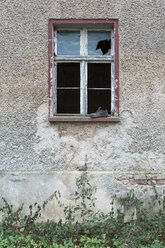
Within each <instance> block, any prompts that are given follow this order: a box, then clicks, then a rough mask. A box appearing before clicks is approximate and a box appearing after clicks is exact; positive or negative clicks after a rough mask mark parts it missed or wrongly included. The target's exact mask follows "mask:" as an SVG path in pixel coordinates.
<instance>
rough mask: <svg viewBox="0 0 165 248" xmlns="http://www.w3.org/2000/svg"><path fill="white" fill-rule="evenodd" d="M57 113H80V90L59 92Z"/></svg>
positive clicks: (60, 90)
mask: <svg viewBox="0 0 165 248" xmlns="http://www.w3.org/2000/svg"><path fill="white" fill-rule="evenodd" d="M57 113H65V114H79V113H80V90H69V89H58V90H57Z"/></svg>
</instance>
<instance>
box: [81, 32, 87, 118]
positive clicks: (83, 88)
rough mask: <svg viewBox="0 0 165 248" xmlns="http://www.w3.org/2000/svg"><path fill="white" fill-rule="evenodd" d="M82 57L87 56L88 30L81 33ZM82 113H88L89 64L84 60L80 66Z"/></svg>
mask: <svg viewBox="0 0 165 248" xmlns="http://www.w3.org/2000/svg"><path fill="white" fill-rule="evenodd" d="M80 34H81V35H80V56H87V30H86V29H84V28H83V29H82V30H81V32H80ZM80 70H81V72H80V88H81V90H80V113H81V114H82V115H85V114H86V113H87V63H86V62H85V61H84V60H83V61H82V62H81V65H80Z"/></svg>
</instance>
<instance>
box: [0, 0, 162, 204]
mask: <svg viewBox="0 0 165 248" xmlns="http://www.w3.org/2000/svg"><path fill="white" fill-rule="evenodd" d="M75 3H76V4H75ZM164 13H165V1H164V0H139V1H136V0H122V1H121V0H116V1H112V0H88V1H87V0H84V1H79V0H76V1H75V0H48V1H45V0H42V1H40V0H33V1H32V0H28V1H27V0H25V1H21V0H1V1H0V68H1V69H0V87H1V90H0V178H1V180H0V192H1V193H2V195H3V196H5V197H6V198H7V199H8V200H11V199H12V200H13V201H15V202H16V204H19V203H20V202H22V201H24V202H29V201H31V202H34V201H36V199H38V200H39V201H40V200H44V199H45V198H47V196H49V195H50V194H51V193H52V191H53V190H54V189H56V187H58V186H60V188H61V190H62V191H63V192H64V194H65V193H66V192H72V191H73V189H74V179H73V178H74V177H76V176H77V170H78V168H79V167H81V166H82V165H84V162H85V157H86V156H87V165H88V169H89V171H93V172H95V180H94V182H95V184H96V185H97V186H98V193H97V197H98V198H99V197H100V204H101V201H102V198H101V197H103V196H104V200H105V201H109V199H110V196H111V194H112V193H114V192H116V191H117V192H119V193H120V192H126V191H127V190H128V189H130V188H134V189H137V191H139V192H141V191H144V190H143V188H145V190H146V188H147V192H148V190H150V191H152V189H151V187H150V184H148V181H147V180H146V176H148V175H150V178H151V180H152V179H156V181H155V183H156V184H157V185H158V186H157V187H158V190H160V191H161V190H162V189H163V187H164V185H165V181H164V178H165V146H164V143H165V35H164V33H165V18H164ZM49 18H59V19H60V18H61V19H64V18H78V19H83V18H85V19H86V18H88V19H90V18H95V19H97V18H103V19H104V18H118V19H119V66H120V67H119V73H120V74H119V82H120V117H121V121H120V122H119V123H117V124H114V123H110V124H105V123H100V124H94V123H93V124H85V123H82V124H81V123H79V124H78V123H77V124H75V123H74V124H69V123H58V124H50V123H49V122H48V103H47V102H48V83H47V82H48V20H49ZM60 173H62V174H60ZM62 175H63V176H62ZM149 180H150V179H149ZM66 181H67V184H66ZM141 185H143V186H141ZM41 186H42V187H41ZM72 186H73V187H72ZM41 188H42V189H45V190H41ZM99 190H100V191H99ZM99 192H101V193H100V194H99ZM29 193H31V198H30V199H29ZM66 194H69V193H66Z"/></svg>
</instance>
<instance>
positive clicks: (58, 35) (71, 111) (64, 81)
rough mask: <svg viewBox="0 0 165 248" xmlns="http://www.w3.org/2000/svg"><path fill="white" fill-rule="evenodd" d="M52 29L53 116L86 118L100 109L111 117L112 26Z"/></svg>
mask: <svg viewBox="0 0 165 248" xmlns="http://www.w3.org/2000/svg"><path fill="white" fill-rule="evenodd" d="M87 27H88V25H85V26H82V27H81V25H79V27H78V28H77V27H76V26H74V25H71V26H70V27H68V26H67V27H66V28H65V25H63V26H62V27H61V26H58V27H56V26H53V32H52V36H53V37H54V38H53V41H54V42H53V46H52V49H53V51H52V54H53V55H54V57H53V61H54V62H53V67H52V69H53V74H52V75H53V99H54V104H53V115H54V116H56V115H57V116H58V115H70V116H71V115H81V116H88V115H89V114H90V113H92V112H95V111H96V110H97V109H98V108H99V107H100V106H101V107H102V109H107V110H108V114H109V116H114V113H115V108H116V97H115V90H116V89H115V60H114V53H115V45H114V42H115V40H114V26H113V25H111V27H110V28H107V26H106V29H105V30H104V29H103V26H101V28H98V27H99V26H96V27H95V25H93V26H92V29H90V28H89V30H88V29H87Z"/></svg>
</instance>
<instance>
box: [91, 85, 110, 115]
mask: <svg viewBox="0 0 165 248" xmlns="http://www.w3.org/2000/svg"><path fill="white" fill-rule="evenodd" d="M99 107H101V108H102V109H107V110H108V113H110V112H111V91H110V90H88V114H90V113H94V112H96V110H97V109H98V108H99Z"/></svg>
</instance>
